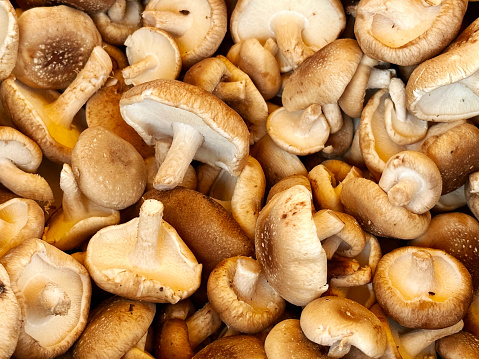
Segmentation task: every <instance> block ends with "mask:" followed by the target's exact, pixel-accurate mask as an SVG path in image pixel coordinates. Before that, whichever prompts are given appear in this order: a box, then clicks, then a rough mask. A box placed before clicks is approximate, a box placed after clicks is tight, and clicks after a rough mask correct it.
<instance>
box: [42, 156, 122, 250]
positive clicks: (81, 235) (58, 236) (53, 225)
mask: <svg viewBox="0 0 479 359" xmlns="http://www.w3.org/2000/svg"><path fill="white" fill-rule="evenodd" d="M60 188H61V189H62V191H63V198H62V207H61V208H60V209H59V210H57V211H56V212H55V213H54V214H53V215H52V216H51V217H50V218H49V219H48V221H47V223H46V226H45V231H44V233H43V240H44V241H46V242H48V243H50V244H52V245H54V246H55V247H57V248H59V249H61V250H63V251H67V250H71V249H74V248H76V247H78V246H79V245H80V244H82V243H83V242H84V241H85V240H87V239H89V238H90V237H91V236H92V235H94V234H95V233H96V232H97V231H99V230H100V229H102V228H104V227H107V226H110V225H114V224H118V223H119V222H120V212H119V211H117V210H114V209H111V208H105V207H102V206H100V205H98V204H96V203H95V202H93V201H91V200H89V199H88V198H87V197H86V196H85V195H83V193H82V192H81V191H80V189H79V188H78V183H77V182H76V180H75V176H74V175H73V172H72V169H71V167H70V166H69V165H68V164H66V163H65V164H64V165H63V169H62V171H61V173H60Z"/></svg>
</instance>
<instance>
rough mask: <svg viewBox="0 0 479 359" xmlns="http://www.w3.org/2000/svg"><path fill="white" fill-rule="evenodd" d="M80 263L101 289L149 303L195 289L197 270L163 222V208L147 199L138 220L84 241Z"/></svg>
mask: <svg viewBox="0 0 479 359" xmlns="http://www.w3.org/2000/svg"><path fill="white" fill-rule="evenodd" d="M106 253H108V255H105V254H106ZM85 265H86V267H87V268H88V270H89V272H90V275H91V276H92V278H93V280H94V281H95V283H96V284H97V285H98V286H99V287H101V288H102V289H104V290H106V291H108V292H110V293H114V294H117V295H121V296H123V297H126V298H131V299H138V300H147V301H150V302H155V303H176V302H178V301H180V300H182V299H184V298H187V297H189V296H190V295H191V294H193V293H194V292H195V291H196V290H197V289H198V287H199V285H200V277H201V268H202V266H201V264H198V262H197V260H196V258H195V256H194V255H193V253H192V252H191V251H190V250H189V248H188V247H187V246H186V244H185V243H184V242H183V240H182V239H181V237H180V236H179V235H178V233H177V232H176V230H175V229H174V228H173V227H172V226H171V225H170V224H168V223H167V222H165V221H163V204H162V203H161V202H159V201H157V200H153V199H151V200H146V201H145V202H144V203H143V204H142V206H141V209H140V215H139V217H138V218H134V219H132V220H131V221H129V222H127V223H124V224H121V225H116V226H110V227H106V228H104V229H102V230H99V231H98V232H97V233H96V234H95V235H94V236H93V237H92V238H91V239H90V241H89V243H88V247H87V253H86V258H85Z"/></svg>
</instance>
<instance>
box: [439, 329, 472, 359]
mask: <svg viewBox="0 0 479 359" xmlns="http://www.w3.org/2000/svg"><path fill="white" fill-rule="evenodd" d="M436 350H437V352H438V353H439V354H440V355H441V357H442V358H444V359H454V358H463V359H475V358H477V355H478V353H479V338H478V337H476V336H475V335H474V334H471V333H468V332H465V331H460V332H459V333H456V334H452V335H448V336H447V337H444V338H441V339H439V340H438V341H437V342H436Z"/></svg>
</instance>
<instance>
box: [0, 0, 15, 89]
mask: <svg viewBox="0 0 479 359" xmlns="http://www.w3.org/2000/svg"><path fill="white" fill-rule="evenodd" d="M0 16H1V17H2V19H3V20H2V25H1V28H0V39H1V40H0V81H2V80H4V79H6V78H7V77H8V76H10V73H11V72H12V70H13V68H14V67H15V63H16V61H17V53H18V42H19V32H18V22H17V15H16V14H15V8H14V7H13V5H12V4H11V3H10V1H9V0H1V1H0Z"/></svg>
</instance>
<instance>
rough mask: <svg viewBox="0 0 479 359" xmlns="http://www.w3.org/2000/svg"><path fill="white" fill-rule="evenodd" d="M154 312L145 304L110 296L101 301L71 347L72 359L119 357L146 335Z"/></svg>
mask: <svg viewBox="0 0 479 359" xmlns="http://www.w3.org/2000/svg"><path fill="white" fill-rule="evenodd" d="M155 312H156V306H155V304H153V303H149V302H145V301H137V300H132V299H126V298H122V297H118V296H114V297H111V298H109V299H107V300H105V301H103V302H101V303H100V304H99V305H98V307H96V308H95V309H94V311H93V313H92V315H91V317H90V319H89V321H88V325H87V326H86V328H85V330H84V331H83V333H82V335H81V336H80V338H79V339H78V341H77V342H76V344H75V346H74V347H73V358H74V359H87V358H88V359H106V358H112V357H115V358H121V357H122V356H123V355H124V354H125V353H126V352H127V351H128V350H130V349H131V348H133V347H134V346H135V345H136V344H137V343H138V341H139V340H140V339H141V338H142V337H143V336H144V334H145V333H146V332H147V330H148V327H149V326H150V325H151V323H152V321H153V317H154V316H155Z"/></svg>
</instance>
